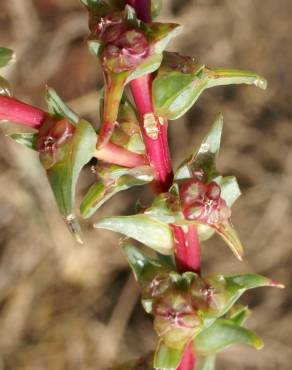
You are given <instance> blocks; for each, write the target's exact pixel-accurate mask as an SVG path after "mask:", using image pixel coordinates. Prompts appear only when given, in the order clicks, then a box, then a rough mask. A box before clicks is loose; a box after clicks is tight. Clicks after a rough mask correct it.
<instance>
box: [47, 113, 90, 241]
mask: <svg viewBox="0 0 292 370" xmlns="http://www.w3.org/2000/svg"><path fill="white" fill-rule="evenodd" d="M95 150H96V133H95V131H94V129H93V128H92V126H91V125H90V123H88V122H86V121H84V120H81V121H80V122H79V123H78V125H77V126H76V131H75V133H74V136H73V138H72V140H70V141H69V142H68V143H66V144H65V145H64V147H63V148H62V153H63V157H62V159H61V160H60V161H58V162H57V163H55V164H54V165H53V166H52V167H51V168H48V169H47V176H48V179H49V182H50V184H51V187H52V190H53V193H54V196H55V199H56V201H57V204H58V208H59V211H60V213H61V214H62V216H63V217H64V219H65V221H66V223H67V225H68V227H69V229H70V231H71V232H72V233H73V234H74V235H75V237H76V239H77V241H79V242H81V236H80V227H79V225H78V222H77V221H76V216H75V214H74V204H75V193H76V185H77V181H78V177H79V174H80V172H81V170H82V168H83V166H84V165H85V164H86V163H88V162H89V161H90V159H91V158H92V157H93V156H94V153H95Z"/></svg>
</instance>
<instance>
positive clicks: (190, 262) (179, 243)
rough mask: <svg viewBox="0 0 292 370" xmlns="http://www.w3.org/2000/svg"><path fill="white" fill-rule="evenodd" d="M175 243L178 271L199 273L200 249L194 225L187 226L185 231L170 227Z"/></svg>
mask: <svg viewBox="0 0 292 370" xmlns="http://www.w3.org/2000/svg"><path fill="white" fill-rule="evenodd" d="M172 229H173V232H174V241H175V257H176V264H177V268H178V271H179V272H181V273H183V272H185V271H193V272H196V273H200V271H201V249H200V242H199V237H198V233H197V229H196V227H195V226H194V225H192V226H188V227H187V228H186V230H185V231H184V229H183V228H182V227H181V226H177V225H172Z"/></svg>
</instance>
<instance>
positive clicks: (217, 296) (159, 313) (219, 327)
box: [124, 244, 281, 370]
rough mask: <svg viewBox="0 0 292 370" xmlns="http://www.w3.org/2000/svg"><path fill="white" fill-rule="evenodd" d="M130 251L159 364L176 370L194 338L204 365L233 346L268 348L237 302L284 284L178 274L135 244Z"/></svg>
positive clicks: (254, 277)
mask: <svg viewBox="0 0 292 370" xmlns="http://www.w3.org/2000/svg"><path fill="white" fill-rule="evenodd" d="M124 251H125V254H126V256H127V259H128V262H129V264H130V266H131V267H132V269H133V272H134V276H135V278H136V280H137V282H138V284H139V285H140V288H141V291H142V303H143V306H144V309H145V311H146V312H147V313H151V314H153V315H154V327H155V329H156V331H157V333H158V335H159V338H160V340H159V343H158V346H157V349H156V354H155V359H154V367H155V368H158V369H161V368H162V369H169V370H170V369H176V368H177V367H178V365H179V363H180V360H181V357H182V354H183V352H184V349H185V346H186V345H187V344H188V343H189V342H190V340H192V339H195V352H196V354H197V355H198V356H200V364H201V365H200V366H202V369H204V368H207V367H205V366H207V365H208V366H211V364H213V363H214V361H215V357H214V356H215V354H216V353H217V352H220V351H223V350H224V349H225V348H227V347H228V346H230V345H232V344H238V343H241V344H248V345H251V346H253V347H255V348H257V349H260V348H261V347H262V345H263V343H262V340H261V339H260V338H259V337H258V336H257V335H256V334H255V333H253V332H252V331H249V330H247V329H245V328H244V327H243V324H244V322H245V320H246V318H247V316H248V315H249V314H250V311H249V310H248V308H247V307H242V306H236V305H235V304H236V302H237V301H238V299H239V298H240V296H241V295H242V294H243V293H244V292H245V291H247V290H249V289H254V288H258V287H263V286H272V287H273V286H276V287H281V285H280V284H277V283H275V282H273V281H271V280H270V279H267V278H265V277H263V276H260V275H252V274H247V275H234V276H223V275H218V276H214V277H209V278H205V279H203V278H201V277H200V276H198V275H197V274H195V273H192V272H185V273H183V274H178V273H177V272H176V271H173V267H172V266H171V265H169V264H166V263H164V262H161V261H160V260H157V259H154V258H150V257H148V256H147V255H146V254H145V253H144V252H142V251H140V250H138V249H137V248H136V247H134V246H132V245H130V244H126V245H125V246H124ZM203 366H204V367H203Z"/></svg>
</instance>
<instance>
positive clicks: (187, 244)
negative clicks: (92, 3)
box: [126, 0, 201, 370]
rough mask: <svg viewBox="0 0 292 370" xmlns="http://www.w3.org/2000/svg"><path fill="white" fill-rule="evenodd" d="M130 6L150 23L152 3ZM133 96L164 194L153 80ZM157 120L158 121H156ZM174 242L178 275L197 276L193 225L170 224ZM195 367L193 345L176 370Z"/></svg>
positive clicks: (167, 178) (166, 178)
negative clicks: (153, 128) (148, 121)
mask: <svg viewBox="0 0 292 370" xmlns="http://www.w3.org/2000/svg"><path fill="white" fill-rule="evenodd" d="M126 3H127V4H130V5H132V6H133V7H134V8H135V10H136V12H137V14H138V17H139V18H140V19H141V20H142V21H144V22H149V21H151V0H126ZM131 90H132V94H133V97H134V100H135V103H136V106H137V108H138V111H139V113H140V116H141V123H142V125H143V128H142V132H143V137H144V141H145V145H146V150H147V154H148V159H149V162H150V165H151V166H153V168H154V169H155V170H156V174H157V177H156V180H157V183H158V186H157V190H158V191H159V190H160V191H167V190H168V189H169V186H170V185H171V183H172V179H173V171H172V165H171V158H170V152H169V146H168V139H167V122H166V120H164V124H163V125H161V124H160V122H159V117H156V116H155V114H154V109H153V104H152V77H151V76H150V75H146V76H143V77H140V78H138V79H137V80H134V81H132V82H131ZM148 113H152V114H153V117H154V118H155V120H156V125H157V129H158V135H157V138H155V139H153V138H151V137H149V135H147V132H146V130H145V119H144V118H145V114H148ZM157 121H158V122H157ZM173 234H174V239H175V257H176V262H177V267H178V270H179V271H180V272H184V271H194V272H197V273H200V270H201V251H200V243H199V238H198V233H197V230H196V227H195V226H191V227H189V228H188V230H186V231H185V230H184V229H183V227H179V226H175V225H173ZM195 366H196V355H195V353H194V350H193V345H192V342H191V343H190V344H189V345H188V347H187V348H186V350H185V352H184V355H183V358H182V361H181V363H180V365H179V367H178V369H177V370H193V369H194V368H195Z"/></svg>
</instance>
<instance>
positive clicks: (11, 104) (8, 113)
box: [0, 96, 48, 129]
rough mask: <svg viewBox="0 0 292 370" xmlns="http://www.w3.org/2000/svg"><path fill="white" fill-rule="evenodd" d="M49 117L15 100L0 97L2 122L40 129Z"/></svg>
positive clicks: (0, 118)
mask: <svg viewBox="0 0 292 370" xmlns="http://www.w3.org/2000/svg"><path fill="white" fill-rule="evenodd" d="M47 117H48V114H47V113H46V112H44V111H42V110H41V109H38V108H35V107H33V106H31V105H28V104H25V103H23V102H21V101H19V100H16V99H14V98H10V97H7V96H0V120H7V121H12V122H15V123H19V124H21V125H24V126H28V127H32V128H35V129H38V128H39V127H40V126H41V125H42V123H43V122H44V121H45V120H46V118H47Z"/></svg>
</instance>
